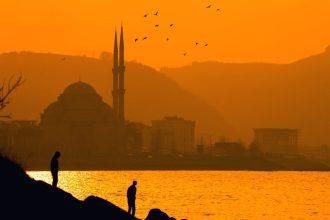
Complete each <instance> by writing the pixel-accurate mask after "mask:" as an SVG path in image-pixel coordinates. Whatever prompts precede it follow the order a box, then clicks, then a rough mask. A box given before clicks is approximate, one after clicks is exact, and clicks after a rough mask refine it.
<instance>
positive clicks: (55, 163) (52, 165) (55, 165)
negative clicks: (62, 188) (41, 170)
mask: <svg viewBox="0 0 330 220" xmlns="http://www.w3.org/2000/svg"><path fill="white" fill-rule="evenodd" d="M60 156H61V153H60V152H59V151H56V152H55V154H54V156H53V157H52V160H51V162H50V171H51V173H52V176H53V184H52V186H53V187H57V183H58V169H59V167H58V159H59V158H60Z"/></svg>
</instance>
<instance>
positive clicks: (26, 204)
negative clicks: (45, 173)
mask: <svg viewBox="0 0 330 220" xmlns="http://www.w3.org/2000/svg"><path fill="white" fill-rule="evenodd" d="M0 205H1V213H0V218H1V219H3V217H5V219H110V220H111V219H113V220H134V219H136V218H133V217H132V216H130V215H129V214H128V213H127V212H126V211H124V210H122V209H121V208H119V207H117V206H115V205H114V204H112V203H110V202H108V201H106V200H103V199H101V198H98V197H95V196H90V197H88V198H87V199H85V200H84V201H81V200H78V199H76V198H75V197H73V196H72V195H71V194H69V193H67V192H65V191H63V190H61V189H59V188H53V187H51V186H50V185H49V184H47V183H45V182H43V181H36V180H34V179H32V178H31V177H29V176H28V175H27V174H26V172H25V171H24V170H23V169H22V168H21V167H20V166H19V165H18V164H16V163H14V162H12V161H11V160H9V159H7V158H6V157H3V156H0ZM163 219H164V220H168V219H173V218H170V217H168V216H167V215H166V214H165V213H163V212H161V211H160V210H158V209H153V210H151V211H150V213H149V215H148V216H147V218H146V220H163Z"/></svg>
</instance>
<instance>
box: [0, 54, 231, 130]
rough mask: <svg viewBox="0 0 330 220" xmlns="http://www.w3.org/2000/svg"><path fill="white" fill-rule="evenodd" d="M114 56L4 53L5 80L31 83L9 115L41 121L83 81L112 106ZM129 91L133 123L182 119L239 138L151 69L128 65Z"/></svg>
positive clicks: (215, 113)
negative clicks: (67, 90) (50, 107)
mask: <svg viewBox="0 0 330 220" xmlns="http://www.w3.org/2000/svg"><path fill="white" fill-rule="evenodd" d="M110 57H111V54H106V53H104V54H103V56H102V59H94V58H88V57H82V56H65V55H59V54H46V53H32V52H20V53H15V52H14V53H6V54H1V55H0V73H1V76H7V77H9V76H10V75H11V74H14V73H22V74H23V76H24V78H25V79H26V83H25V84H24V85H23V86H22V87H21V88H20V89H19V90H18V91H17V93H15V95H14V97H13V98H14V99H15V101H14V102H12V103H11V104H10V105H9V106H8V111H9V112H10V113H12V115H13V117H14V118H15V119H37V120H38V119H39V115H40V113H41V112H42V111H43V110H44V108H45V107H47V106H48V105H49V104H50V103H52V102H54V101H55V100H56V99H57V97H58V96H59V95H60V94H61V93H62V91H63V90H64V89H65V88H66V87H67V86H68V85H69V84H71V83H74V82H77V81H78V80H79V79H80V80H82V81H84V82H87V83H89V84H91V85H92V86H94V88H95V89H96V90H97V92H98V93H99V94H100V95H101V96H102V97H103V98H104V100H105V101H106V102H107V103H110V104H111V105H112V95H111V93H112V61H111V58H110ZM1 78H2V77H1ZM126 89H127V91H126V106H127V107H126V113H127V117H126V118H127V119H128V120H134V121H141V122H145V123H150V121H151V120H153V119H160V118H163V117H164V116H168V115H180V116H183V117H185V118H187V119H190V120H196V121H197V130H198V132H199V133H205V132H207V133H214V132H217V133H218V134H221V135H223V136H227V135H232V134H233V133H234V132H233V129H232V128H231V127H230V126H229V125H228V124H227V122H226V121H225V120H224V119H223V118H222V116H221V115H220V114H219V112H218V111H217V110H216V109H215V108H214V107H212V106H210V105H208V104H207V103H206V102H205V101H203V100H202V99H201V98H198V97H197V96H195V95H192V94H191V93H190V92H188V91H186V90H184V89H182V88H181V87H180V86H179V85H178V84H177V83H176V82H174V81H173V80H172V79H170V78H168V77H167V76H165V75H164V74H162V73H160V72H158V71H157V70H155V69H153V68H151V67H148V66H145V65H142V64H139V63H136V62H127V74H126Z"/></svg>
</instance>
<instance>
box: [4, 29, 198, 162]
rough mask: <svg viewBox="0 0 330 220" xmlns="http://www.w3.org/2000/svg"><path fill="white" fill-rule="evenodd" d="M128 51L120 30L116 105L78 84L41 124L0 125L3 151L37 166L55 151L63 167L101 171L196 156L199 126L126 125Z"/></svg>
mask: <svg viewBox="0 0 330 220" xmlns="http://www.w3.org/2000/svg"><path fill="white" fill-rule="evenodd" d="M124 52H125V51H124V33H123V27H121V32H120V38H119V44H118V39H117V32H115V35H114V50H113V68H112V77H113V85H112V91H111V89H110V88H109V93H108V94H109V95H112V98H113V106H110V105H109V104H107V103H105V102H104V101H103V99H102V97H101V96H100V95H99V94H98V93H97V91H96V90H95V89H94V88H93V87H92V86H91V85H89V84H87V83H86V82H82V81H78V82H75V83H73V84H71V85H69V86H68V87H66V88H65V89H64V91H63V92H62V93H61V94H60V95H59V96H58V98H57V100H56V101H55V102H53V103H51V104H50V105H49V106H48V107H46V108H45V109H44V111H43V112H42V113H41V117H40V123H38V122H37V121H28V120H26V121H11V122H8V123H7V122H2V121H0V148H2V149H4V150H3V151H4V152H8V151H9V152H8V154H9V155H14V156H15V157H18V159H20V160H21V161H24V162H27V161H29V164H30V165H32V166H33V167H36V166H35V164H37V166H38V164H48V160H49V158H50V157H51V156H52V155H53V153H54V152H55V151H60V152H61V153H62V155H63V157H62V158H61V164H62V165H64V166H65V167H67V168H81V167H83V166H85V165H86V164H89V165H91V166H93V164H95V165H96V166H99V167H102V166H103V165H104V164H108V163H109V161H111V158H116V156H118V155H119V156H120V155H138V154H140V153H141V154H143V153H150V152H151V153H155V154H156V153H157V154H188V153H189V154H192V153H193V152H194V129H195V123H192V122H191V123H190V121H185V120H183V119H182V118H178V117H175V118H166V119H164V120H159V121H158V123H157V126H156V124H155V123H154V122H153V124H152V126H149V125H145V124H142V123H137V122H129V121H126V120H125V69H126V68H125V55H124ZM109 74H111V72H109ZM110 86H111V85H109V87H110ZM181 145H182V146H181ZM2 149H0V150H2Z"/></svg>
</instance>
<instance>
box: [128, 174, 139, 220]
mask: <svg viewBox="0 0 330 220" xmlns="http://www.w3.org/2000/svg"><path fill="white" fill-rule="evenodd" d="M136 184H137V182H136V181H135V180H134V181H133V184H132V185H131V186H130V187H128V189H127V202H128V213H129V214H131V215H132V216H135V197H136Z"/></svg>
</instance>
